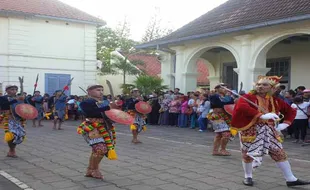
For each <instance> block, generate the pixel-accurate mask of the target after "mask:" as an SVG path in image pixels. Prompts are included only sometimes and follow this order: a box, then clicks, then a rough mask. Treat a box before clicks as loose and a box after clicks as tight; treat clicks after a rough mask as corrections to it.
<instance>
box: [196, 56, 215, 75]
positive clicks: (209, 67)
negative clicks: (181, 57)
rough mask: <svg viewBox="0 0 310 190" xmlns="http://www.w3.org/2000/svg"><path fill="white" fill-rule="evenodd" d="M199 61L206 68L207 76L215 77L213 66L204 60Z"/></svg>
mask: <svg viewBox="0 0 310 190" xmlns="http://www.w3.org/2000/svg"><path fill="white" fill-rule="evenodd" d="M199 59H200V60H202V61H203V63H204V64H205V65H206V66H207V67H208V71H209V76H215V68H214V65H213V64H212V63H210V62H209V61H208V60H206V59H204V58H199Z"/></svg>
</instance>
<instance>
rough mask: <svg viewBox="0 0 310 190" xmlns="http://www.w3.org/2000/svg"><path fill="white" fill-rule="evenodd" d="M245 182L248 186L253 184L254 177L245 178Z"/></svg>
mask: <svg viewBox="0 0 310 190" xmlns="http://www.w3.org/2000/svg"><path fill="white" fill-rule="evenodd" d="M243 184H244V185H246V186H253V184H254V183H253V180H252V178H250V177H248V178H245V179H244V180H243Z"/></svg>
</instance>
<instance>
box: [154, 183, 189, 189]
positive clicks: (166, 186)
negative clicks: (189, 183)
mask: <svg viewBox="0 0 310 190" xmlns="http://www.w3.org/2000/svg"><path fill="white" fill-rule="evenodd" d="M158 188H160V189H164V190H168V189H169V190H186V189H188V188H186V187H182V186H179V185H176V184H174V183H168V184H163V185H159V186H158Z"/></svg>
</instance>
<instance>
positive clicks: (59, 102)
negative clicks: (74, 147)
mask: <svg viewBox="0 0 310 190" xmlns="http://www.w3.org/2000/svg"><path fill="white" fill-rule="evenodd" d="M66 101H67V96H66V95H65V94H63V93H62V91H61V90H57V91H55V96H52V97H51V98H50V100H49V106H51V107H52V110H53V111H52V112H53V117H54V127H53V129H54V130H56V126H57V123H58V130H62V128H61V125H62V123H63V122H64V121H65V116H66Z"/></svg>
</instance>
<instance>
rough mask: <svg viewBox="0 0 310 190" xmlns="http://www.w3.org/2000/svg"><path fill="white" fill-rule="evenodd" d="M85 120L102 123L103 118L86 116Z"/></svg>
mask: <svg viewBox="0 0 310 190" xmlns="http://www.w3.org/2000/svg"><path fill="white" fill-rule="evenodd" d="M86 121H88V122H91V123H96V122H97V123H103V122H104V119H103V118H89V117H88V118H86Z"/></svg>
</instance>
